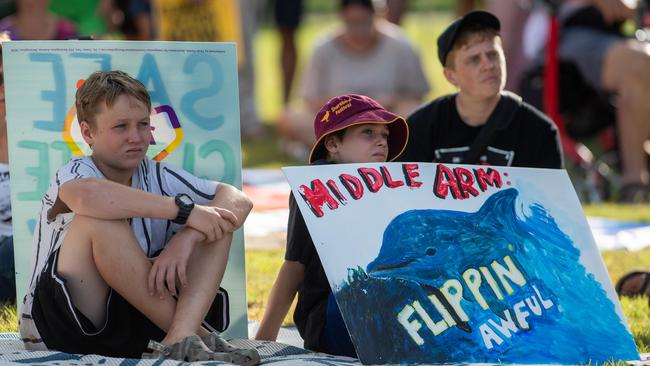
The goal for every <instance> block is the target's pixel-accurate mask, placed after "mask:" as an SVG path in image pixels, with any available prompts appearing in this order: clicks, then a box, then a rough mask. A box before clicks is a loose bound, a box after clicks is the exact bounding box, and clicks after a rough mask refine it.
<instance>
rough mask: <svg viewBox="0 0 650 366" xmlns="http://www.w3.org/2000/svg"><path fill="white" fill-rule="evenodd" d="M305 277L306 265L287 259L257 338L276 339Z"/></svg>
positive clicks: (270, 298)
mask: <svg viewBox="0 0 650 366" xmlns="http://www.w3.org/2000/svg"><path fill="white" fill-rule="evenodd" d="M304 277H305V266H304V265H303V264H302V263H300V262H295V261H289V260H285V261H284V263H283V264H282V267H281V268H280V272H279V273H278V278H276V280H275V283H274V284H273V288H272V289H271V294H270V295H269V300H268V302H267V304H266V309H265V311H264V317H263V318H262V322H261V323H260V328H259V329H258V330H257V334H256V335H255V339H258V340H268V341H275V339H276V338H277V337H278V331H279V330H280V326H281V325H282V321H283V320H284V317H285V316H286V315H287V312H288V311H289V308H290V307H291V303H292V302H293V299H294V297H295V296H296V293H297V292H298V289H299V288H300V285H302V281H303V279H304Z"/></svg>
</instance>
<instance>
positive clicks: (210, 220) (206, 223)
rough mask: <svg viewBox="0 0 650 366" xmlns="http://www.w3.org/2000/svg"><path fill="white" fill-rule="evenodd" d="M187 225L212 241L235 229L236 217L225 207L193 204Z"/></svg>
mask: <svg viewBox="0 0 650 366" xmlns="http://www.w3.org/2000/svg"><path fill="white" fill-rule="evenodd" d="M187 226H189V227H191V228H194V229H196V230H198V231H200V232H201V233H203V234H204V235H205V238H206V240H207V241H208V242H214V241H217V240H219V239H221V238H222V237H223V236H224V235H226V234H228V233H232V232H233V231H235V228H236V227H237V217H236V216H235V214H234V213H232V212H231V211H229V210H226V209H225V208H221V207H212V206H202V205H195V206H194V209H193V210H192V213H190V217H188V218H187Z"/></svg>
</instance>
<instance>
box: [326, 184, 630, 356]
mask: <svg viewBox="0 0 650 366" xmlns="http://www.w3.org/2000/svg"><path fill="white" fill-rule="evenodd" d="M517 196H518V191H517V190H516V189H514V188H510V189H504V190H502V191H499V192H497V193H495V194H493V195H492V196H491V197H489V198H488V200H487V201H486V202H485V203H484V204H483V206H482V207H481V208H480V209H479V210H478V211H477V212H459V211H449V210H411V211H407V212H404V213H402V214H400V215H399V216H397V217H395V218H394V219H393V220H392V221H391V222H390V224H389V225H388V227H387V228H386V230H385V231H384V236H383V242H382V245H381V248H380V250H379V253H378V255H377V257H376V258H375V259H374V260H373V261H372V262H370V263H369V264H368V265H367V267H366V269H365V271H363V272H364V274H365V276H366V277H363V276H361V277H359V276H357V277H356V278H353V279H351V280H349V281H348V282H347V283H345V284H344V285H343V286H342V287H341V290H340V291H338V292H337V293H335V295H336V297H337V300H339V306H340V307H341V310H342V311H343V314H346V313H348V318H346V320H349V322H348V324H347V325H348V328H349V329H350V333H351V335H352V337H353V340H355V339H356V340H357V341H359V342H361V343H364V342H366V343H365V344H368V343H367V342H370V341H371V340H372V342H374V343H372V344H373V346H372V347H373V348H375V349H371V350H370V351H367V350H362V351H361V352H360V356H361V354H364V355H365V357H369V359H364V362H376V361H382V362H387V361H390V362H404V361H422V360H432V361H436V362H469V361H472V362H521V361H526V362H531V361H532V362H540V363H547V362H551V363H555V362H559V363H566V362H586V361H589V360H592V361H604V360H611V358H612V357H614V358H615V359H628V360H630V359H635V358H637V357H638V353H637V350H636V347H635V345H634V341H633V339H632V337H631V335H630V334H629V332H628V331H627V329H626V327H625V325H624V324H623V323H622V322H621V321H620V319H619V317H618V315H617V314H616V312H615V310H614V309H615V308H614V304H613V303H612V302H611V301H610V300H609V298H608V297H607V295H606V293H605V291H604V290H603V288H602V287H601V285H600V283H599V282H598V281H595V279H594V277H593V275H592V274H589V273H587V272H586V270H585V267H584V266H583V265H582V264H581V263H580V261H579V259H580V250H579V249H578V248H577V247H576V246H575V245H574V243H573V241H572V240H571V238H570V237H569V236H567V235H566V234H565V233H563V232H562V231H561V230H560V229H559V227H558V226H557V224H556V223H555V220H554V219H553V217H551V216H550V214H549V213H548V211H547V210H546V209H545V208H544V207H543V206H541V205H539V204H533V205H531V206H530V210H529V212H530V216H525V215H524V214H518V213H517V209H516V208H517V206H516V204H517ZM522 211H523V210H522ZM506 256H508V257H509V258H511V259H512V261H513V263H514V265H515V266H516V268H517V269H519V270H520V271H521V274H522V275H523V277H524V278H525V280H526V283H525V285H522V286H517V285H513V287H514V288H515V290H514V292H513V293H512V294H509V295H508V294H506V295H505V296H502V297H501V298H499V297H497V295H496V294H495V292H494V291H491V290H490V288H489V286H488V284H487V281H486V280H485V279H483V282H482V284H481V287H480V291H481V294H482V295H483V296H484V298H485V301H486V302H487V304H488V309H487V310H486V309H484V308H482V307H481V306H480V304H479V303H478V302H477V300H476V298H475V297H474V296H473V294H472V293H471V291H470V290H469V288H468V287H467V284H466V283H465V282H463V280H462V274H463V272H465V270H467V269H468V268H478V267H479V266H487V265H488V264H490V263H492V262H493V261H497V262H500V263H503V258H505V257H506ZM449 279H457V280H460V282H461V283H462V285H463V298H462V300H461V306H462V307H463V309H464V310H465V312H466V313H467V315H468V318H469V319H468V321H466V322H463V321H460V319H459V318H458V316H457V314H456V313H455V312H453V311H451V308H450V304H449V302H447V301H446V300H444V297H443V296H442V295H440V288H441V286H442V285H443V283H444V282H445V281H447V280H449ZM535 290H537V292H536V291H535ZM540 292H541V293H542V294H543V295H540ZM373 293H375V294H374V295H373ZM432 294H435V295H436V296H437V297H438V298H439V299H441V301H442V302H443V305H444V306H445V308H447V309H448V310H449V312H450V313H451V314H452V316H454V320H455V323H456V324H455V326H454V327H453V329H452V328H450V329H449V330H448V331H446V332H445V333H443V334H442V335H439V336H434V335H433V334H429V333H427V332H426V331H424V330H423V331H420V334H421V335H422V337H424V338H425V340H426V343H425V344H426V345H429V346H428V347H418V346H417V345H414V343H413V342H412V341H411V340H410V339H409V337H408V336H407V335H406V332H405V331H404V329H401V328H400V326H399V324H397V325H395V324H396V323H397V322H396V321H395V320H394V319H395V316H396V314H397V313H398V312H399V311H400V310H401V309H402V307H403V306H404V304H405V303H408V302H409V301H413V300H418V301H420V302H421V303H422V304H423V306H424V305H426V304H425V302H426V301H421V299H424V300H426V299H427V296H429V295H432ZM438 295H440V296H438ZM537 295H540V296H537ZM542 296H543V297H544V298H545V299H547V300H548V301H550V302H552V303H553V304H554V305H555V306H553V307H551V308H550V309H548V310H547V311H546V312H545V313H544V314H542V315H541V316H531V317H528V318H527V324H519V321H517V320H514V322H515V324H516V326H517V328H518V330H517V332H516V333H517V334H516V336H511V337H508V338H506V337H504V342H503V343H501V344H499V345H498V347H494V348H492V349H488V350H486V349H485V348H484V347H483V344H484V340H483V338H482V337H481V334H480V332H478V331H477V329H478V327H479V325H481V324H485V323H487V322H488V321H493V322H497V323H498V322H499V319H504V314H505V312H506V311H507V310H508V309H510V311H511V313H512V309H513V306H515V304H517V303H521V301H523V300H525V299H528V298H533V297H535V299H539V300H540V301H541V300H542ZM369 308H372V309H373V310H377V312H374V311H368V309H369ZM428 309H429V310H431V309H432V307H431V306H430V305H429V308H428ZM432 313H435V312H432ZM350 315H352V316H350ZM439 319H440V316H438V318H436V319H433V320H434V321H437V320H439ZM369 324H370V325H369ZM372 324H375V326H373V325H372ZM364 328H365V329H364ZM366 329H369V330H366ZM357 332H358V333H357ZM375 332H376V333H375ZM355 333H357V334H355ZM359 333H360V334H359ZM373 333H374V335H373ZM378 334H382V336H381V337H380V338H381V340H380V339H378V338H377V337H378ZM364 337H371V340H370V339H363V338H364ZM395 344H400V345H401V348H400V347H398V349H399V350H398V351H396V353H394V354H393V355H392V357H393V358H391V357H388V358H385V357H387V356H386V353H389V354H390V351H388V352H387V351H386V350H387V348H390V347H393V348H395ZM472 347H478V348H481V349H483V350H484V351H485V352H479V353H476V354H471V355H470V354H468V350H470V349H472ZM474 349H476V348H474ZM357 351H358V352H359V351H360V350H359V349H358V350H357ZM366 351H367V352H366ZM373 352H374V353H377V354H384V356H383V357H384V358H382V359H381V360H378V359H373V358H372V356H371V355H372V354H373ZM362 359H363V357H362Z"/></svg>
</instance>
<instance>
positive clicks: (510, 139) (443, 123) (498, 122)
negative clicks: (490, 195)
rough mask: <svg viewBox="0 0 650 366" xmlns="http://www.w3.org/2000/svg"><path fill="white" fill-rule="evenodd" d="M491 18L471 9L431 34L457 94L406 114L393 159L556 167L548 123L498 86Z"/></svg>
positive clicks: (500, 57) (501, 81) (557, 153)
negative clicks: (404, 141) (405, 131)
mask: <svg viewBox="0 0 650 366" xmlns="http://www.w3.org/2000/svg"><path fill="white" fill-rule="evenodd" d="M499 30H500V23H499V20H498V19H497V18H496V17H495V16H494V15H492V14H491V13H488V12H485V11H473V12H470V13H468V14H467V15H465V16H464V17H461V18H459V19H457V20H456V21H454V22H453V23H452V24H451V25H449V27H447V29H446V30H445V31H444V32H443V33H442V34H441V35H440V37H438V58H439V60H440V63H441V64H442V65H443V67H444V75H445V78H446V79H447V80H448V81H449V82H450V83H452V84H453V85H454V86H455V87H456V88H457V89H458V93H456V94H451V95H446V96H443V97H440V98H438V99H435V100H433V101H431V102H429V103H427V104H425V105H423V106H422V107H420V108H419V109H418V110H416V111H415V112H414V113H413V114H412V115H411V116H410V117H408V118H407V122H408V124H409V128H410V130H411V133H410V135H409V142H408V145H407V148H406V150H405V151H404V153H403V154H402V155H401V156H400V157H399V160H401V161H420V162H440V163H454V164H489V165H501V166H519V167H536V168H561V167H562V154H561V149H560V144H559V140H558V132H557V128H556V126H555V125H554V124H553V122H552V121H551V120H550V119H549V118H548V117H547V116H545V115H544V114H543V113H541V112H540V111H538V110H537V109H535V108H534V107H532V106H530V105H529V104H526V103H525V102H523V101H522V100H521V98H520V97H519V96H517V95H516V94H513V93H510V92H507V91H504V90H503V88H504V85H505V80H506V65H505V57H504V54H503V47H502V45H501V37H500V35H499Z"/></svg>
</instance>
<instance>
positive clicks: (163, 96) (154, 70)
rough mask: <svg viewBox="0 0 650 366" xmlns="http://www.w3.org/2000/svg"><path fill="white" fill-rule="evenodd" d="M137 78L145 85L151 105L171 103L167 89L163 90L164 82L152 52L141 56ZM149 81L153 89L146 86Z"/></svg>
mask: <svg viewBox="0 0 650 366" xmlns="http://www.w3.org/2000/svg"><path fill="white" fill-rule="evenodd" d="M137 79H138V80H140V81H141V82H142V84H144V85H145V86H146V87H147V91H148V92H149V96H150V97H151V103H152V104H153V105H172V102H171V101H170V100H169V96H168V95H167V90H165V84H164V83H163V81H162V78H161V76H160V69H159V68H158V64H157V63H156V59H155V58H154V57H153V55H152V54H150V53H146V54H145V55H144V57H142V64H141V65H140V70H139V71H138V77H137ZM149 81H151V83H152V84H153V89H149V88H148V85H149Z"/></svg>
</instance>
